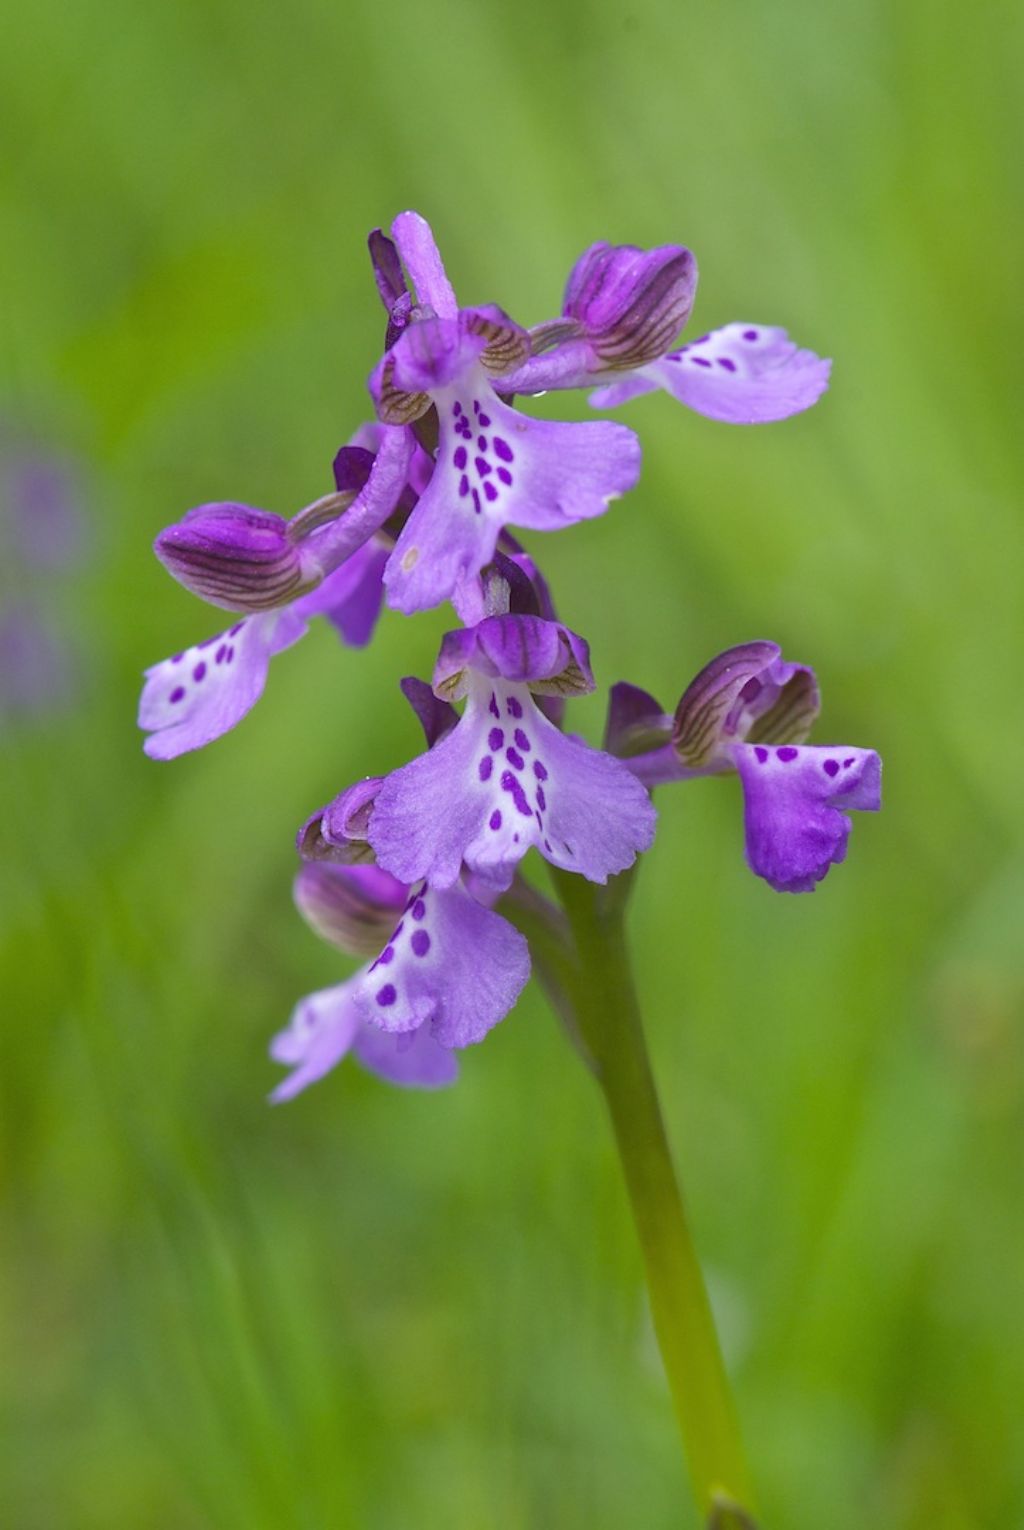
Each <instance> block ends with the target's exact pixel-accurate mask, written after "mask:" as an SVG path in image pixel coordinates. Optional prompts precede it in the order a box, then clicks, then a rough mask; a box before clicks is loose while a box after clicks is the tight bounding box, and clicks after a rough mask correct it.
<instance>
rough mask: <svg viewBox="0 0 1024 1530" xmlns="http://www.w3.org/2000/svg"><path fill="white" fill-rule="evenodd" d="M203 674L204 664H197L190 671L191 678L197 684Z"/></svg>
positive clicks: (204, 672) (204, 671) (204, 673)
mask: <svg viewBox="0 0 1024 1530" xmlns="http://www.w3.org/2000/svg"><path fill="white" fill-rule="evenodd" d="M205 675H206V665H205V664H197V665H196V667H195V669H194V670H193V671H192V679H193V680H194V681H195V682H196V684H197V685H198V683H199V681H200V680H202V679H203V678H204V676H205Z"/></svg>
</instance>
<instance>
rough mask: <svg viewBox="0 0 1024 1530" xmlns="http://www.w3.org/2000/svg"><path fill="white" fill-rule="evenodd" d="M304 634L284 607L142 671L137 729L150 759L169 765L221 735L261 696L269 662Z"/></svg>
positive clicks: (304, 625) (247, 620) (301, 622)
mask: <svg viewBox="0 0 1024 1530" xmlns="http://www.w3.org/2000/svg"><path fill="white" fill-rule="evenodd" d="M306 630H307V623H306V622H305V620H304V619H303V618H302V617H301V616H299V615H297V614H296V612H295V611H294V610H293V609H291V608H290V607H287V606H285V607H283V608H282V609H280V610H277V611H267V612H265V613H263V614H261V615H259V616H248V617H245V618H244V619H243V620H242V621H240V622H236V623H235V625H234V626H233V627H230V628H229V629H228V630H227V632H222V633H220V634H218V636H217V637H212V638H207V639H206V641H205V642H203V643H198V644H197V645H196V646H195V647H193V648H188V649H186V650H185V651H184V652H183V653H179V654H175V655H174V657H173V658H171V659H165V660H164V662H163V663H162V664H154V665H153V666H152V667H151V668H150V669H147V670H146V683H145V685H144V686H143V690H142V696H141V698H140V701H139V727H140V728H142V729H144V730H145V731H146V732H147V733H148V734H149V735H150V736H149V738H147V739H146V740H145V743H144V744H143V748H144V749H145V751H146V753H147V754H148V755H149V757H150V759H153V760H173V759H176V758H177V756H178V755H180V754H186V753H187V752H188V751H189V750H190V749H201V748H202V747H203V746H204V744H209V743H211V742H212V741H213V740H214V739H215V738H220V736H221V734H223V733H227V732H228V731H229V729H231V728H233V727H234V726H235V724H236V723H238V722H240V721H241V719H242V718H243V717H244V716H245V714H246V713H247V712H248V711H250V710H251V709H252V707H254V706H255V705H256V702H257V701H258V700H259V698H260V696H261V695H262V694H263V687H264V685H265V684H266V679H267V670H268V668H269V665H270V660H271V657H272V656H273V655H274V654H276V653H280V652H281V651H282V650H283V649H285V648H288V647H290V646H291V644H292V643H294V642H296V641H297V640H298V639H299V638H300V637H302V636H303V634H304V633H305V632H306Z"/></svg>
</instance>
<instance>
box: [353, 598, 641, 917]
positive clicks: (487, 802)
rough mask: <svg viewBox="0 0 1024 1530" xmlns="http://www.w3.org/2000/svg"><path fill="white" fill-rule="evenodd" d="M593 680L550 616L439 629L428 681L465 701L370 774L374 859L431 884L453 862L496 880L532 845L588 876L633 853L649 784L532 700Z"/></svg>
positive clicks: (445, 876) (500, 882) (452, 872)
mask: <svg viewBox="0 0 1024 1530" xmlns="http://www.w3.org/2000/svg"><path fill="white" fill-rule="evenodd" d="M593 688H594V680H593V676H592V674H591V670H590V660H589V653H588V649H587V645H586V643H585V642H584V641H583V640H582V638H579V637H577V636H576V634H575V633H572V632H570V631H569V629H568V628H567V627H563V626H562V625H561V624H560V623H558V622H552V621H545V620H544V619H543V618H542V617H537V616H519V615H511V614H508V615H499V616H490V617H487V618H485V619H484V620H483V621H481V622H479V623H478V624H477V625H476V626H474V627H470V628H464V629H462V630H460V631H457V632H450V633H448V635H447V636H446V637H445V638H444V640H443V642H442V645H441V652H440V656H439V658H438V662H437V666H436V668H435V670H434V677H433V690H434V694H435V695H436V696H438V697H440V698H442V699H443V700H461V699H462V698H465V700H466V707H465V711H464V712H463V714H462V717H461V718H460V719H459V721H458V723H457V725H456V726H455V727H454V728H452V729H451V731H450V732H448V733H446V734H445V736H444V737H442V738H441V739H440V741H439V742H438V743H436V744H435V745H434V746H433V748H430V749H428V751H427V752H426V754H423V755H420V756H419V758H418V759H415V760H413V761H412V762H411V763H410V764H408V765H404V766H402V767H401V769H399V770H396V771H394V772H393V773H392V774H391V775H390V776H388V777H387V778H386V779H385V780H384V782H383V784H382V785H381V786H380V789H379V791H378V792H377V795H376V798H375V801H374V804H373V811H372V814H371V816H370V819H369V828H368V831H367V838H368V839H369V843H370V844H371V845H372V847H373V849H374V851H375V852H376V856H377V860H378V861H379V863H380V864H381V865H382V866H383V867H384V868H385V869H386V870H388V871H390V872H391V873H392V874H393V875H394V876H396V877H399V878H401V879H402V880H403V881H407V882H413V881H416V880H419V879H420V878H426V879H427V880H428V881H429V882H430V884H431V886H432V887H435V888H446V887H450V886H452V885H453V884H454V883H455V882H456V881H457V879H458V877H459V875H460V872H461V869H462V866H463V864H465V865H467V866H468V867H469V868H470V870H471V871H472V872H474V873H476V874H477V875H478V876H479V877H481V878H483V879H485V880H486V881H488V882H490V883H492V884H493V885H494V886H497V887H507V886H508V885H509V883H510V882H511V880H512V877H513V876H514V874H515V868H516V866H517V864H518V862H519V861H520V860H521V859H522V857H523V856H524V855H525V854H526V852H527V850H528V849H529V848H530V846H531V845H535V846H536V847H537V849H538V850H539V851H540V852H541V854H542V855H543V856H544V857H545V858H546V859H547V860H549V861H551V862H552V863H553V864H554V865H556V866H562V867H565V868H566V869H567V870H571V871H576V872H579V873H581V874H582V875H583V876H585V877H587V878H588V879H589V880H590V881H593V882H604V881H606V880H607V878H608V877H609V876H611V875H612V874H613V873H615V872H618V871H623V870H625V868H626V867H628V866H630V865H632V863H633V861H634V859H635V858H636V856H637V854H638V853H639V852H640V851H642V850H646V849H648V847H649V846H650V844H651V841H652V839H653V835H654V820H655V815H654V811H653V809H652V807H651V804H650V801H649V799H648V797H647V793H646V792H645V791H644V790H643V788H642V787H641V786H640V785H639V783H638V782H637V781H636V780H635V779H634V777H633V775H632V774H631V773H630V771H629V770H628V769H627V768H626V767H625V766H624V765H623V764H622V763H621V762H620V761H618V760H616V759H613V758H612V757H611V755H608V754H605V753H602V752H601V751H600V750H598V749H593V748H591V747H590V746H589V745H588V744H585V743H584V742H583V741H582V740H580V739H576V738H572V737H569V736H567V735H566V734H564V733H561V732H560V731H559V730H558V728H556V727H555V726H554V725H553V724H552V723H551V722H549V721H548V719H547V718H546V717H545V716H544V715H543V713H542V712H541V710H540V708H539V706H538V705H537V703H536V702H535V701H534V695H535V694H539V695H544V694H549V695H563V696H564V695H582V694H585V693H586V692H588V691H591V690H593Z"/></svg>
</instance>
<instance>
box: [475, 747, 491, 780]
mask: <svg viewBox="0 0 1024 1530" xmlns="http://www.w3.org/2000/svg"><path fill="white" fill-rule="evenodd" d="M477 769H478V770H479V772H480V779H481V781H489V780H490V779H491V771H492V770H493V769H494V761H493V760H492V759H491V757H490V755H489V754H485V755H484V757H483V759H482V760H481V761H480V764H479V765H478V766H477Z"/></svg>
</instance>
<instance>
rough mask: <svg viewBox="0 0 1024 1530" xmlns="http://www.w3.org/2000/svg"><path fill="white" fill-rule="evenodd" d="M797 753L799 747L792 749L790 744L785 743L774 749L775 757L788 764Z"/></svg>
mask: <svg viewBox="0 0 1024 1530" xmlns="http://www.w3.org/2000/svg"><path fill="white" fill-rule="evenodd" d="M799 753H800V751H799V749H794V748H793V746H792V744H786V745H784V747H783V748H782V749H776V751H775V758H776V759H777V760H781V761H782V763H783V765H788V764H789V762H790V760H795V759H796V757H797V755H798V754H799Z"/></svg>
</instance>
